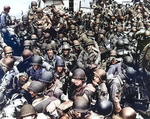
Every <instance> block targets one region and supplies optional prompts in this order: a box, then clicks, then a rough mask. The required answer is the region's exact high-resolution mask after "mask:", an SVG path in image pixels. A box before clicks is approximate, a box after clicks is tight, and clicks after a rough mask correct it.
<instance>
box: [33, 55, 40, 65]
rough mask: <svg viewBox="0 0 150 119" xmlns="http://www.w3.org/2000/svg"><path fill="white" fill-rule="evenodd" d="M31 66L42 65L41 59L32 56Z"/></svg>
mask: <svg viewBox="0 0 150 119" xmlns="http://www.w3.org/2000/svg"><path fill="white" fill-rule="evenodd" d="M31 65H42V58H41V57H40V56H33V57H32V63H31Z"/></svg>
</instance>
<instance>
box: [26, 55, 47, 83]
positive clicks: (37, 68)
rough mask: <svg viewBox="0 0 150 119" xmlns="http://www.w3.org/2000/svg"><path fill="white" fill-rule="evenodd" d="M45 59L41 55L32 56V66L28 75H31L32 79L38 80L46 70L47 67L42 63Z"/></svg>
mask: <svg viewBox="0 0 150 119" xmlns="http://www.w3.org/2000/svg"><path fill="white" fill-rule="evenodd" d="M42 63H43V61H42V58H41V57H40V56H33V57H32V63H31V65H32V66H31V67H30V68H29V70H28V72H27V73H28V75H29V76H30V77H31V80H36V81H38V80H39V79H40V78H41V74H42V73H44V72H45V71H46V69H45V68H43V67H42V66H41V65H42Z"/></svg>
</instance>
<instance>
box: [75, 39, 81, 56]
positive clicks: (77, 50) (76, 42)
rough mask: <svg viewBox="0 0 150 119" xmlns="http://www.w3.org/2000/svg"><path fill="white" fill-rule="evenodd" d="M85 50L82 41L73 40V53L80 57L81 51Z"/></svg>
mask: <svg viewBox="0 0 150 119" xmlns="http://www.w3.org/2000/svg"><path fill="white" fill-rule="evenodd" d="M82 50H83V48H82V46H81V44H80V42H79V41H78V40H74V41H73V54H75V56H76V57H77V58H78V56H79V54H80V52H81V51H82Z"/></svg>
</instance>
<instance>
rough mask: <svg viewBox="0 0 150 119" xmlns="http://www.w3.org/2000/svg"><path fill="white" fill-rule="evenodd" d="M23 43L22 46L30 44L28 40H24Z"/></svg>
mask: <svg viewBox="0 0 150 119" xmlns="http://www.w3.org/2000/svg"><path fill="white" fill-rule="evenodd" d="M23 45H24V46H30V45H31V41H30V40H25V41H24V44H23Z"/></svg>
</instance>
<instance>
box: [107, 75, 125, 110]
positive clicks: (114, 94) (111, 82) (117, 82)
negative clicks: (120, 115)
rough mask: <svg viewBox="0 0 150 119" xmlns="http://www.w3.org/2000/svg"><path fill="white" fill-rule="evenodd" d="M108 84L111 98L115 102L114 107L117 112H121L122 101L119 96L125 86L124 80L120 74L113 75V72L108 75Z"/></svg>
mask: <svg viewBox="0 0 150 119" xmlns="http://www.w3.org/2000/svg"><path fill="white" fill-rule="evenodd" d="M106 84H107V87H109V88H108V90H109V94H110V100H111V101H112V102H113V104H114V109H115V111H116V112H119V111H120V110H121V107H120V103H119V100H120V99H119V98H120V92H121V89H122V86H123V81H122V79H121V77H120V76H119V75H117V76H116V77H113V75H112V74H110V75H108V77H107V80H106Z"/></svg>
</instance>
